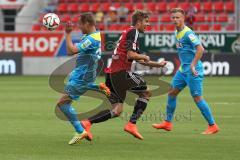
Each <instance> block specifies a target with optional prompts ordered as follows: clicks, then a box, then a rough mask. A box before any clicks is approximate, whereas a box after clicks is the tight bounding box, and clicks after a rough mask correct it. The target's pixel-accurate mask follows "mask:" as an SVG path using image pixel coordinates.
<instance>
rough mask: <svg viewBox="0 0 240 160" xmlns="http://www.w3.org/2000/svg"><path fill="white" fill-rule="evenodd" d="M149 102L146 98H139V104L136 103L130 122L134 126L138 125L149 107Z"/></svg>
mask: <svg viewBox="0 0 240 160" xmlns="http://www.w3.org/2000/svg"><path fill="white" fill-rule="evenodd" d="M147 103H148V100H147V99H145V98H138V100H137V102H136V103H135V106H134V110H133V114H132V116H131V118H130V120H129V121H130V122H131V123H133V124H136V123H137V120H138V119H139V118H140V117H141V115H142V114H143V112H144V110H145V109H146V107H147Z"/></svg>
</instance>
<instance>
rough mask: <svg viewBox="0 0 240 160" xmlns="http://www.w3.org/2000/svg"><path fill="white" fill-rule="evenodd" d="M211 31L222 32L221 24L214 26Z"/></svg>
mask: <svg viewBox="0 0 240 160" xmlns="http://www.w3.org/2000/svg"><path fill="white" fill-rule="evenodd" d="M213 30H214V31H221V30H222V25H221V24H214V25H213Z"/></svg>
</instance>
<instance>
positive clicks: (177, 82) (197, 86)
mask: <svg viewBox="0 0 240 160" xmlns="http://www.w3.org/2000/svg"><path fill="white" fill-rule="evenodd" d="M203 77H204V76H203V74H199V75H198V76H194V75H193V74H192V73H182V72H180V71H177V73H176V74H175V75H174V77H173V80H172V84H171V86H172V88H176V89H179V90H183V89H184V88H185V87H186V86H188V87H189V89H190V92H191V95H192V96H193V97H195V96H202V91H203V85H202V82H203Z"/></svg>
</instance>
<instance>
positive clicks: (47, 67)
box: [22, 57, 72, 75]
mask: <svg viewBox="0 0 240 160" xmlns="http://www.w3.org/2000/svg"><path fill="white" fill-rule="evenodd" d="M71 58H72V57H49V58H48V57H43V58H40V57H37V58H36V57H27V58H26V57H24V58H23V63H22V64H23V68H22V69H23V75H50V74H51V73H52V72H53V71H54V70H55V69H56V68H57V67H59V66H60V65H61V64H63V63H64V62H66V61H67V60H69V59H71ZM62 72H63V73H65V72H66V71H65V70H62Z"/></svg>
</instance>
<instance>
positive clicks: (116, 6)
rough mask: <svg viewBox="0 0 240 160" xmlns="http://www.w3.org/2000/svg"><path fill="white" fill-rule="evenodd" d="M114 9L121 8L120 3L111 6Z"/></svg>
mask: <svg viewBox="0 0 240 160" xmlns="http://www.w3.org/2000/svg"><path fill="white" fill-rule="evenodd" d="M113 6H114V7H115V8H116V9H118V8H120V7H121V4H120V3H114V5H113Z"/></svg>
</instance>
